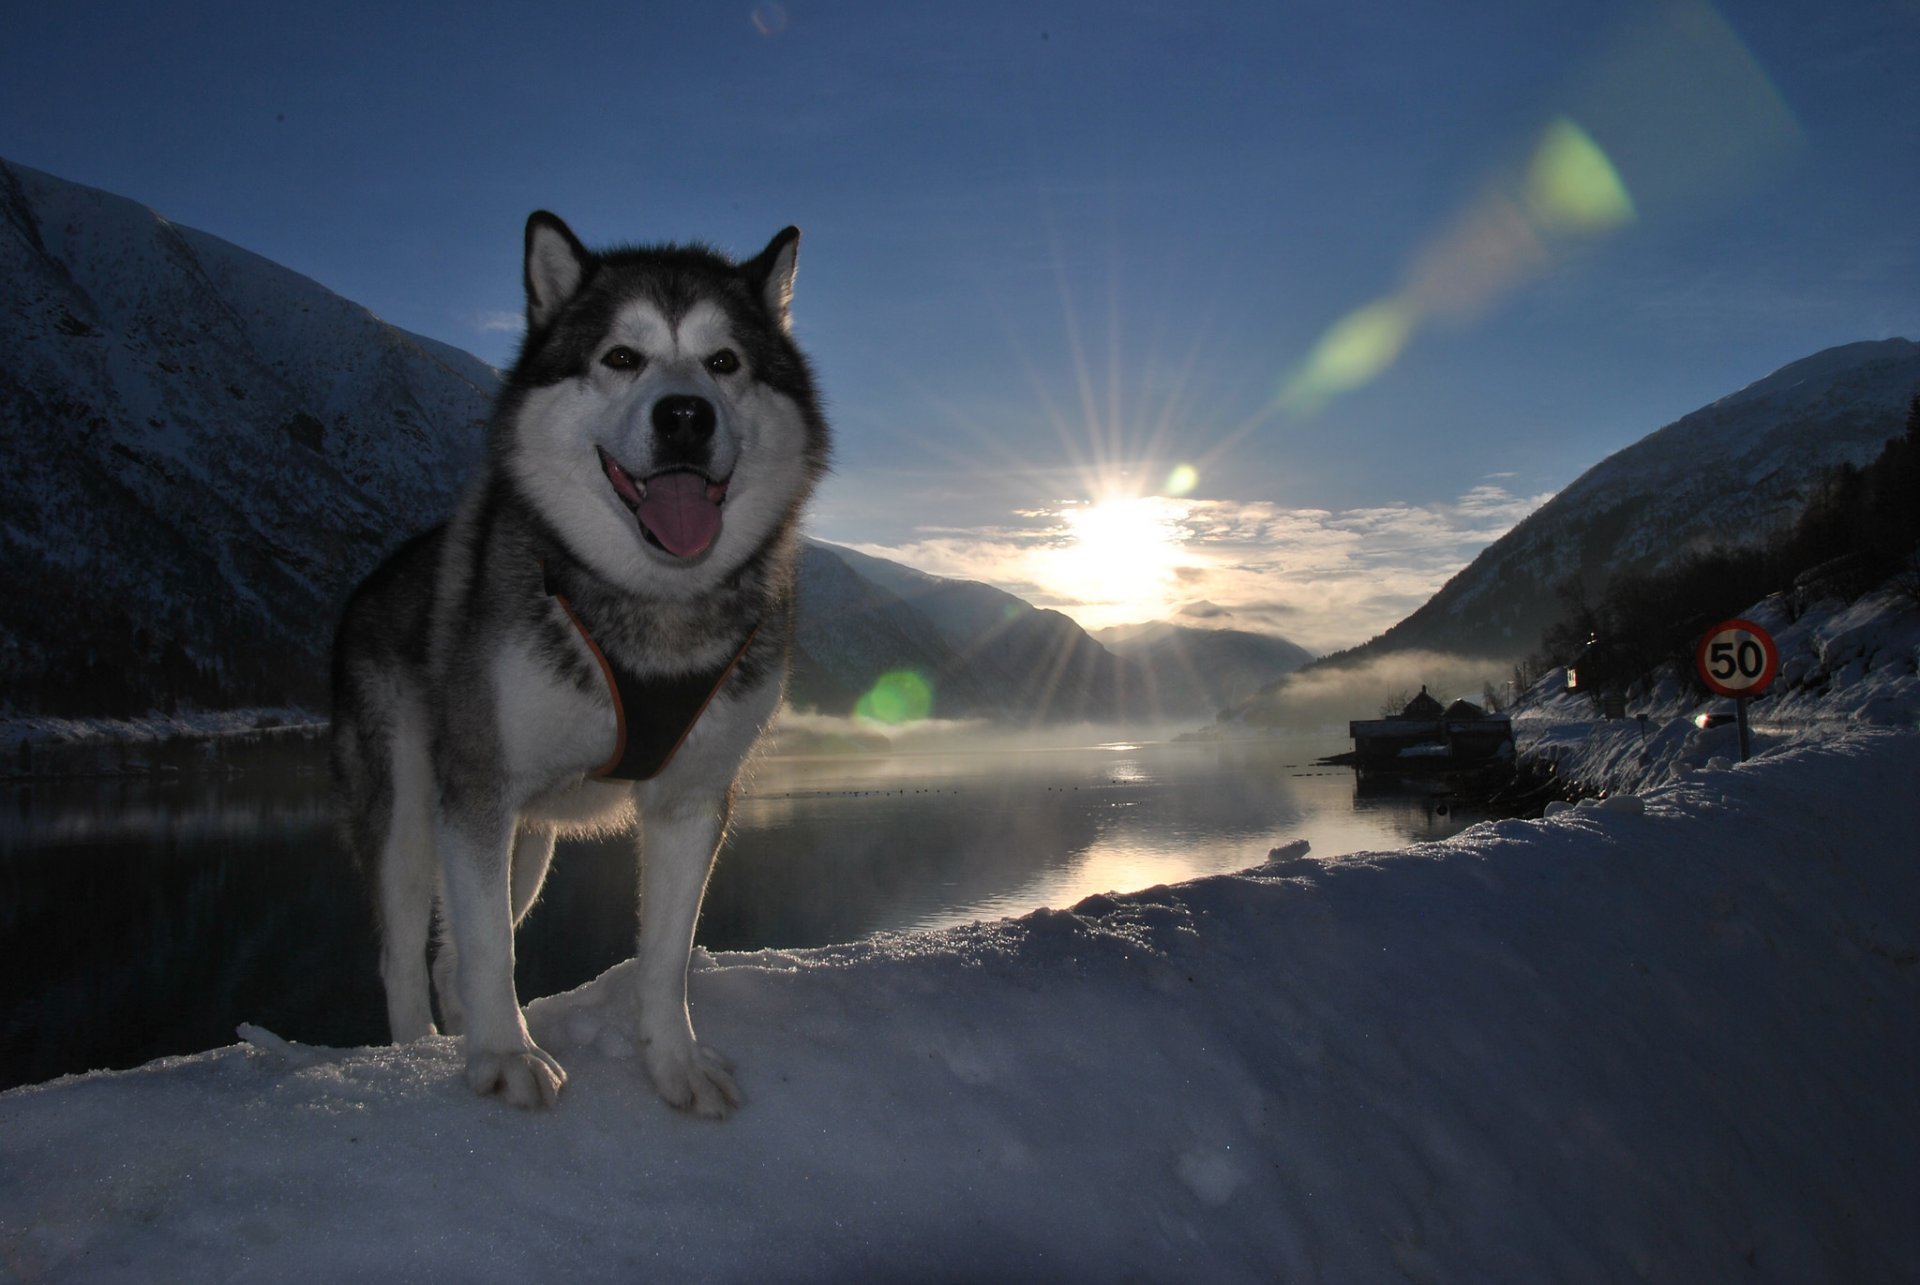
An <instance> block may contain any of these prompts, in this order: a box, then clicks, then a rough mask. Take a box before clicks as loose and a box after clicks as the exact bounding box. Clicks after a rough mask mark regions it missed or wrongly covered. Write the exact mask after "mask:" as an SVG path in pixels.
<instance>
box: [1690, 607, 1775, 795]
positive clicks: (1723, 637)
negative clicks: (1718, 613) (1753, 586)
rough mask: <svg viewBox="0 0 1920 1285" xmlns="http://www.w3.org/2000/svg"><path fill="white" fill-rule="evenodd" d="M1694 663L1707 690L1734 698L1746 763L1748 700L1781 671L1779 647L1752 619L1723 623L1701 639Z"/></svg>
mask: <svg viewBox="0 0 1920 1285" xmlns="http://www.w3.org/2000/svg"><path fill="white" fill-rule="evenodd" d="M1694 663H1695V664H1696V665H1697V666H1698V668H1699V671H1700V681H1701V682H1703V683H1705V684H1706V685H1707V688H1708V690H1710V691H1715V692H1718V693H1719V694H1720V695H1722V696H1731V697H1733V709H1734V717H1735V718H1736V719H1737V720H1738V721H1739V723H1740V761H1741V762H1742V763H1744V762H1746V761H1747V758H1748V756H1749V755H1750V753H1751V746H1752V738H1751V736H1750V734H1749V733H1748V731H1747V700H1748V698H1749V697H1753V696H1758V695H1760V694H1762V693H1763V692H1765V691H1766V690H1767V688H1768V687H1769V686H1771V685H1772V683H1773V678H1774V675H1775V674H1778V673H1779V672H1780V648H1779V647H1777V646H1776V645H1775V644H1774V641H1773V635H1772V634H1770V633H1768V632H1767V631H1766V630H1765V629H1762V628H1761V627H1760V626H1759V625H1756V624H1754V623H1753V622H1752V621H1751V620H1740V619H1737V618H1736V619H1733V620H1723V621H1721V622H1720V623H1719V624H1717V625H1715V626H1714V627H1713V628H1711V629H1709V630H1707V632H1706V634H1705V635H1704V636H1703V637H1702V638H1701V639H1700V647H1699V649H1698V650H1697V651H1696V652H1695V653H1694Z"/></svg>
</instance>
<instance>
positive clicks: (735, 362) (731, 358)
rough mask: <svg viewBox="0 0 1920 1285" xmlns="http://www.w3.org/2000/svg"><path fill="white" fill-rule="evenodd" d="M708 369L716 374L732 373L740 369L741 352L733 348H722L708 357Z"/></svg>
mask: <svg viewBox="0 0 1920 1285" xmlns="http://www.w3.org/2000/svg"><path fill="white" fill-rule="evenodd" d="M707 369H708V370H710V371H712V372H713V373H714V374H716V375H731V374H732V373H733V372H734V371H736V370H738V369H740V354H739V353H737V352H735V351H734V350H733V349H731V348H722V349H721V350H720V351H719V352H717V353H715V354H713V356H711V357H709V358H707Z"/></svg>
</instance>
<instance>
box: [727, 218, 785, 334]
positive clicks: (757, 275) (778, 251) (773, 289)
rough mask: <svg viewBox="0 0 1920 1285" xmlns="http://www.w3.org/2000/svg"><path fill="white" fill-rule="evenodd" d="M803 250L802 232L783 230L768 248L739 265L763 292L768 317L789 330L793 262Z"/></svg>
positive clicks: (776, 235) (751, 281)
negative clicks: (788, 313) (788, 312)
mask: <svg viewBox="0 0 1920 1285" xmlns="http://www.w3.org/2000/svg"><path fill="white" fill-rule="evenodd" d="M799 250H800V229H799V228H782V229H780V231H779V232H777V233H775V234H774V238H773V240H771V241H769V242H767V248H766V249H764V250H762V251H761V252H760V253H759V254H757V255H755V256H754V257H753V258H751V259H749V260H747V261H746V262H745V263H743V264H741V265H740V271H741V273H742V274H743V275H744V276H745V277H746V278H747V280H748V281H749V282H750V283H751V284H752V285H753V288H754V289H755V290H757V291H759V292H760V299H761V301H762V302H763V303H765V304H766V306H767V314H768V315H769V316H771V317H772V318H773V319H774V320H775V321H776V322H778V323H779V324H780V328H781V329H782V330H785V329H788V328H789V326H790V325H791V321H790V320H789V318H788V315H787V309H788V307H789V306H791V305H792V303H793V261H794V256H795V255H796V254H798V253H799Z"/></svg>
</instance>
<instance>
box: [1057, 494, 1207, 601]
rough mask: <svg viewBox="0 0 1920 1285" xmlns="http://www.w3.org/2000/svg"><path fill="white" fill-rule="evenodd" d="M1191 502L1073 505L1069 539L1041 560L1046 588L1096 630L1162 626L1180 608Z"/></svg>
mask: <svg viewBox="0 0 1920 1285" xmlns="http://www.w3.org/2000/svg"><path fill="white" fill-rule="evenodd" d="M1186 509H1187V504H1186V502H1185V501H1182V500H1176V499H1169V498H1168V497H1166V496H1163V495H1142V496H1112V497H1109V498H1106V499H1102V500H1098V501H1094V502H1088V503H1082V504H1072V505H1067V506H1065V507H1064V508H1062V510H1061V512H1060V518H1061V524H1062V526H1063V528H1064V531H1063V538H1062V539H1061V541H1060V542H1059V543H1058V544H1056V545H1054V546H1053V547H1051V548H1049V549H1046V550H1043V551H1042V552H1041V554H1040V556H1039V562H1040V566H1039V567H1038V571H1039V577H1038V578H1039V579H1040V581H1041V584H1042V587H1043V588H1045V589H1046V590H1048V591H1049V592H1050V593H1051V594H1052V595H1054V596H1056V597H1058V598H1059V599H1060V600H1061V601H1063V602H1069V603H1073V604H1075V605H1074V606H1073V607H1071V608H1069V609H1068V611H1069V614H1070V615H1072V616H1073V617H1074V618H1075V619H1077V620H1079V622H1080V623H1081V625H1082V626H1084V627H1086V628H1089V629H1100V628H1104V627H1106V626H1108V625H1117V624H1134V623H1138V622H1141V621H1147V620H1157V619H1160V618H1162V617H1164V616H1166V615H1168V614H1169V613H1170V612H1171V611H1172V609H1173V605H1174V603H1173V598H1174V593H1175V590H1176V588H1177V578H1176V576H1175V569H1176V568H1177V567H1178V566H1179V565H1180V564H1181V562H1182V545H1183V544H1184V542H1185V539H1186V531H1185V529H1184V528H1183V527H1182V526H1181V523H1180V519H1181V518H1182V517H1184V516H1185V512H1186Z"/></svg>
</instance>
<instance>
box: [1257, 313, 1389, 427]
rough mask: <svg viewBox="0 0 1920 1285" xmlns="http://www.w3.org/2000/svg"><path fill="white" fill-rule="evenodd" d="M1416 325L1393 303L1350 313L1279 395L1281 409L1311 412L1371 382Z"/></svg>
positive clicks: (1324, 337) (1333, 329)
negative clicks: (1330, 400) (1336, 397)
mask: <svg viewBox="0 0 1920 1285" xmlns="http://www.w3.org/2000/svg"><path fill="white" fill-rule="evenodd" d="M1414 320H1415V319H1414V315H1413V312H1412V310H1411V309H1410V308H1408V307H1407V305H1406V304H1405V303H1404V302H1402V301H1401V300H1400V299H1397V298H1395V299H1381V300H1378V301H1376V302H1374V303H1370V304H1367V305H1366V306H1365V307H1363V308H1356V309H1355V310H1354V311H1352V312H1350V313H1348V314H1347V315H1346V316H1345V317H1342V318H1341V319H1340V320H1339V321H1337V322H1335V323H1334V325H1333V328H1332V329H1330V330H1328V331H1327V333H1326V334H1325V335H1323V336H1322V337H1321V339H1320V342H1319V343H1317V344H1315V345H1314V349H1313V352H1312V354H1311V355H1309V356H1308V358H1307V360H1306V364H1305V365H1304V366H1302V367H1301V368H1300V370H1299V371H1298V372H1297V373H1296V374H1295V375H1294V376H1293V377H1292V378H1291V379H1289V380H1288V381H1287V383H1286V386H1285V387H1284V388H1282V389H1281V390H1280V404H1281V405H1282V406H1284V407H1286V408H1287V409H1289V410H1296V411H1315V410H1318V409H1319V408H1320V407H1321V406H1322V405H1323V404H1325V403H1326V402H1327V401H1328V400H1329V399H1331V398H1332V397H1334V396H1336V395H1338V394H1340V393H1345V392H1350V391H1352V390H1353V389H1355V388H1359V387H1361V386H1362V385H1364V384H1367V383H1369V382H1371V381H1372V380H1373V378H1374V376H1376V375H1378V374H1379V373H1380V372H1381V371H1383V370H1385V369H1386V368H1387V367H1388V366H1391V365H1392V364H1393V359H1394V358H1396V357H1398V356H1399V355H1400V350H1401V349H1402V348H1404V347H1405V346H1406V343H1407V338H1408V336H1409V335H1411V334H1412V333H1413V326H1414Z"/></svg>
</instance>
